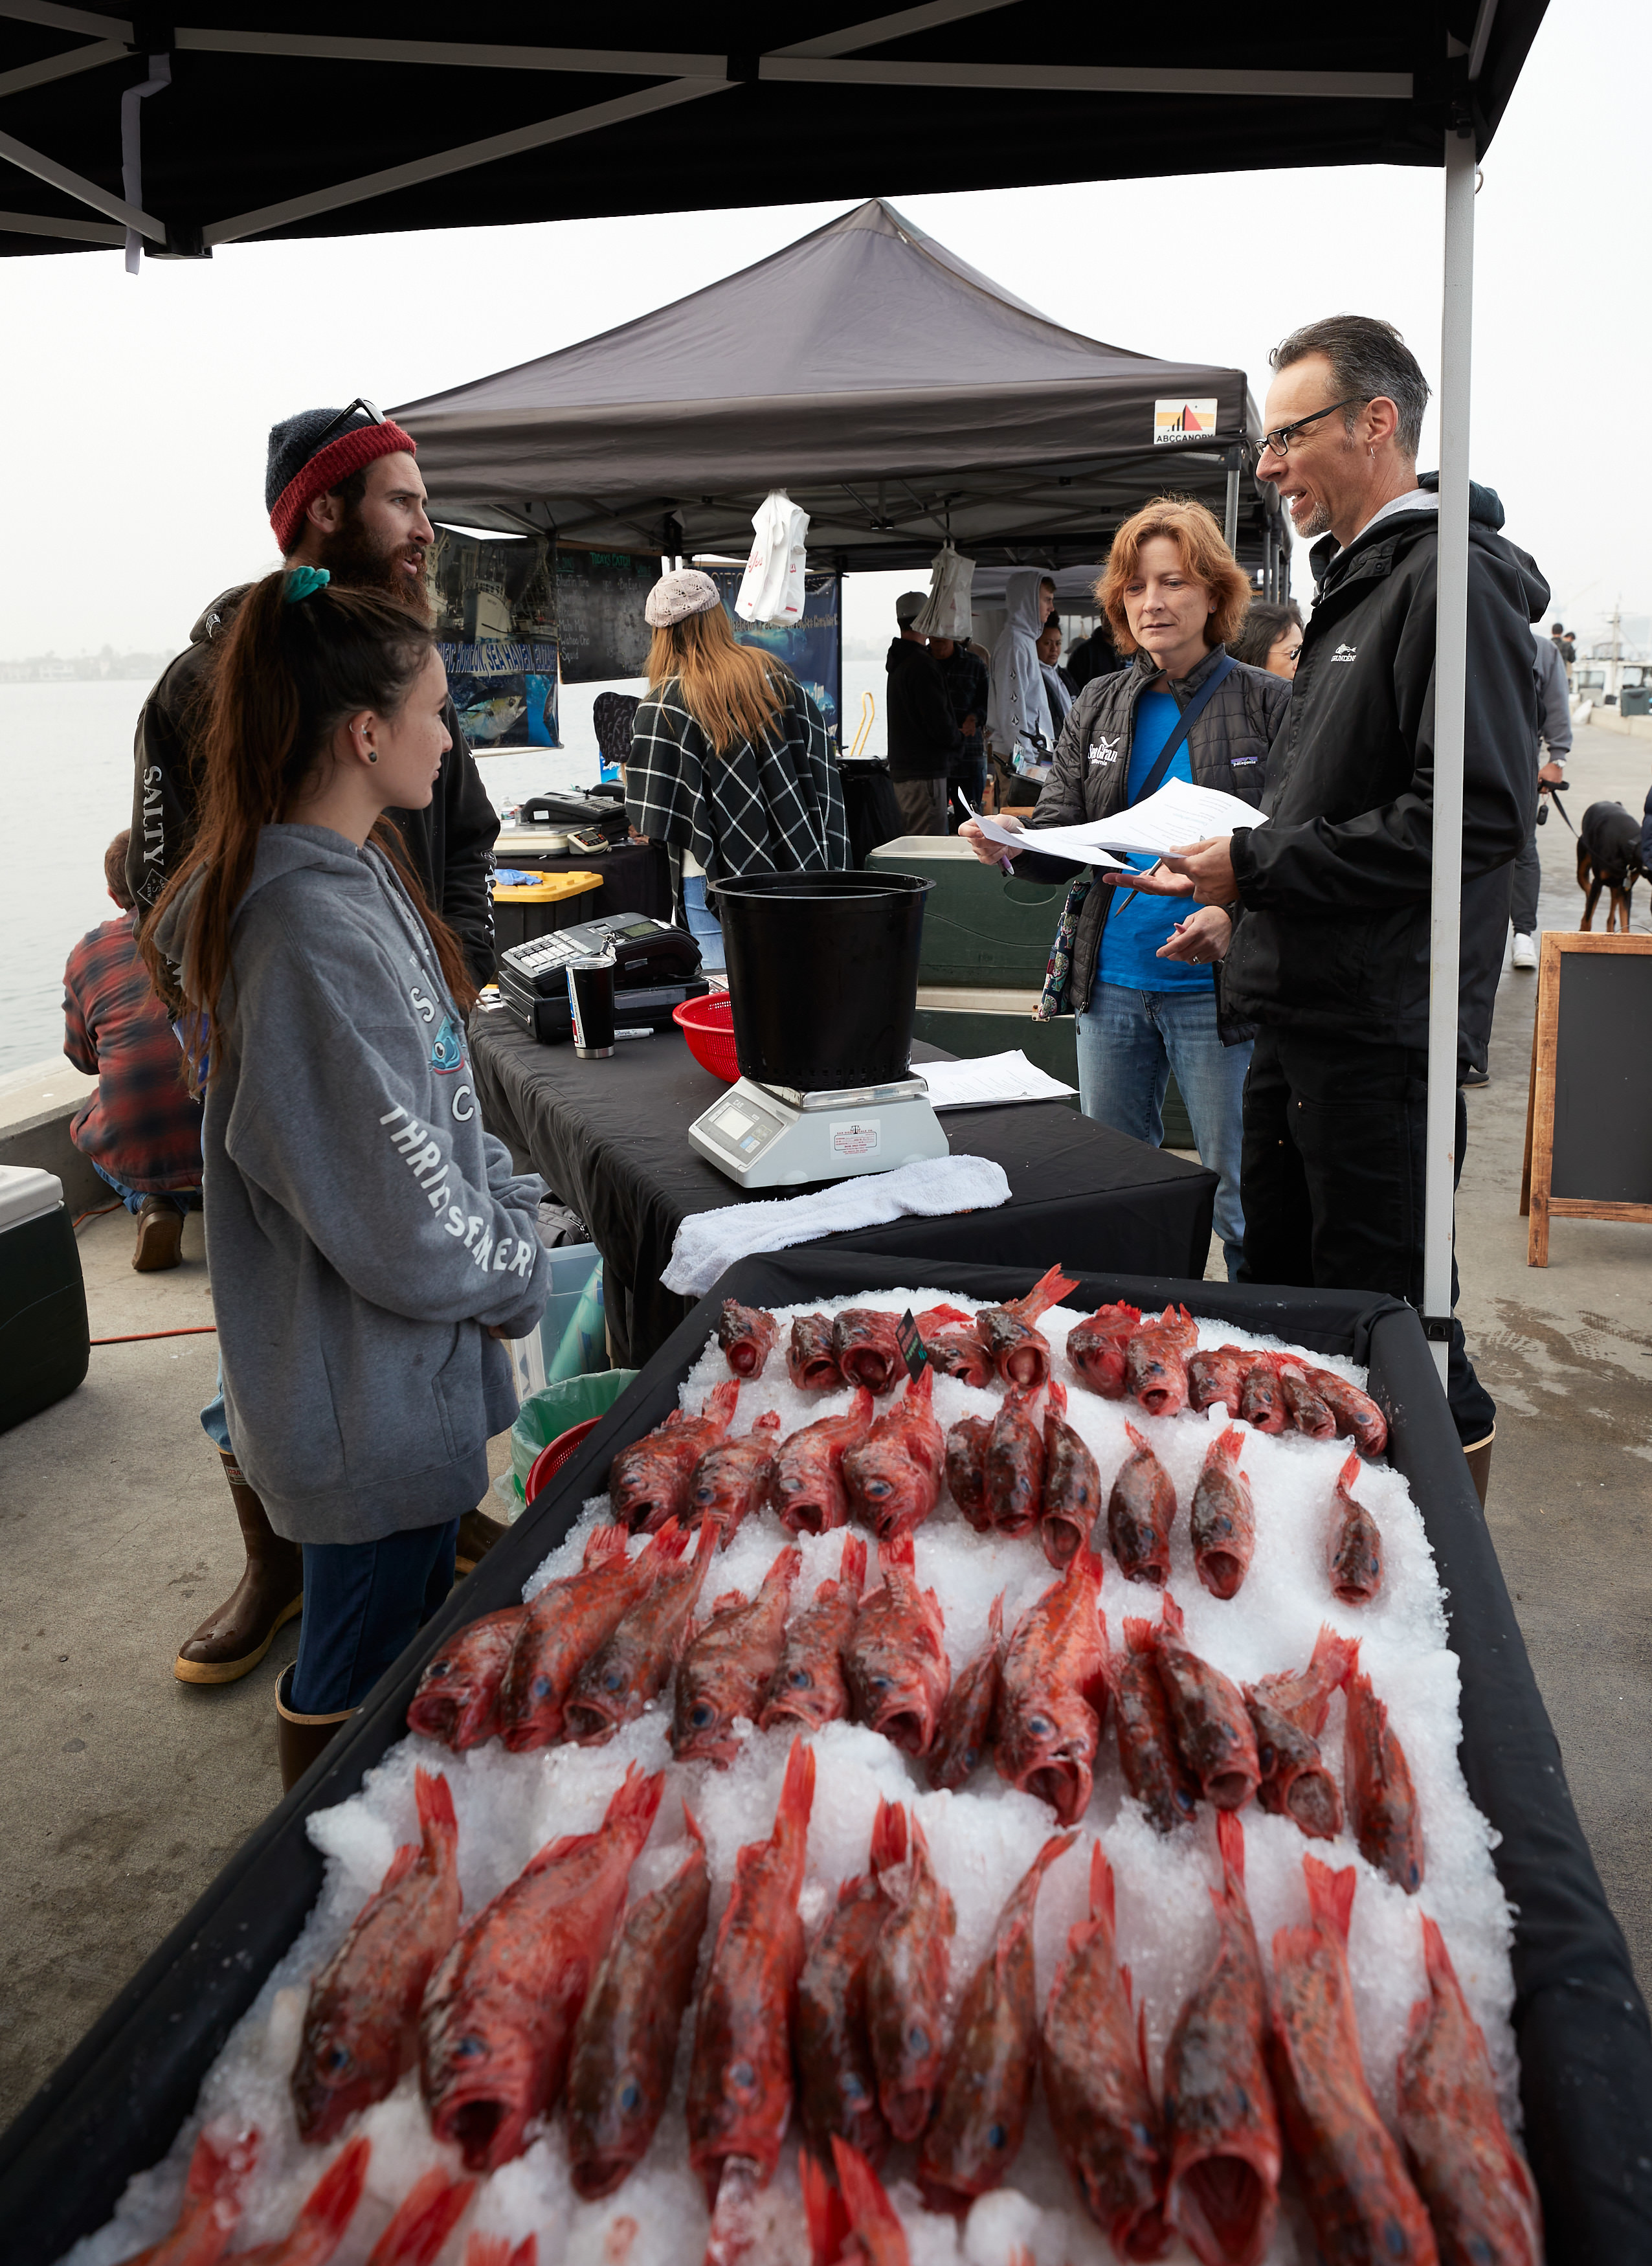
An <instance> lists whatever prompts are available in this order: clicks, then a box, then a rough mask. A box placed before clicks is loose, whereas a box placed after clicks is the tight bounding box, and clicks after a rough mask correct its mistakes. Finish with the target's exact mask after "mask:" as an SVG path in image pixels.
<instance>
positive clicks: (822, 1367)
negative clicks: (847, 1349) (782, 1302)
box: [786, 1314, 844, 1392]
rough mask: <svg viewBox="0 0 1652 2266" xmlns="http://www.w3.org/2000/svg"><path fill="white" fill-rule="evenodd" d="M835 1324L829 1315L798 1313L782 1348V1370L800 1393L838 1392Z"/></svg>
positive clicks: (840, 1388) (841, 1383)
mask: <svg viewBox="0 0 1652 2266" xmlns="http://www.w3.org/2000/svg"><path fill="white" fill-rule="evenodd" d="M836 1336H837V1333H836V1326H835V1324H834V1323H833V1320H832V1318H831V1316H830V1314H799V1315H798V1316H797V1318H796V1319H795V1320H794V1321H793V1324H792V1335H791V1339H790V1341H789V1343H788V1344H787V1346H786V1375H787V1376H788V1377H789V1378H791V1380H792V1382H793V1385H796V1387H797V1389H798V1391H799V1392H842V1391H843V1388H844V1373H843V1371H842V1370H841V1369H839V1368H838V1366H837V1352H836V1350H835V1346H836Z"/></svg>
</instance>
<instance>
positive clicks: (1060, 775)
mask: <svg viewBox="0 0 1652 2266" xmlns="http://www.w3.org/2000/svg"><path fill="white" fill-rule="evenodd" d="M1223 652H1224V647H1221V646H1219V645H1217V646H1212V647H1210V651H1209V652H1208V653H1207V654H1205V657H1204V659H1203V660H1202V661H1201V662H1197V663H1196V664H1195V666H1194V667H1193V668H1192V669H1189V670H1188V674H1187V675H1186V676H1183V677H1179V678H1173V679H1172V680H1170V691H1171V693H1172V695H1173V698H1174V700H1175V703H1176V705H1177V707H1178V708H1179V709H1181V708H1185V707H1186V706H1187V705H1188V701H1189V700H1190V699H1191V698H1193V696H1194V694H1195V692H1196V691H1198V690H1199V687H1200V686H1201V685H1202V683H1204V680H1205V678H1206V677H1207V676H1209V675H1210V671H1211V670H1212V669H1214V668H1215V667H1216V664H1217V661H1218V659H1219V658H1220V656H1221V654H1222V653H1223ZM1159 675H1160V671H1159V663H1158V662H1156V661H1153V660H1151V658H1150V657H1149V655H1147V654H1144V653H1138V654H1137V656H1136V658H1135V660H1134V662H1131V663H1130V664H1129V665H1128V666H1127V667H1125V668H1123V669H1114V670H1112V671H1111V672H1109V674H1108V675H1107V676H1093V677H1092V678H1091V680H1090V682H1089V683H1088V684H1086V685H1085V688H1084V690H1083V691H1081V692H1080V693H1079V695H1078V698H1077V699H1076V700H1075V701H1074V702H1073V704H1072V706H1071V709H1070V710H1069V711H1068V714H1067V720H1066V722H1065V723H1064V725H1063V726H1062V727H1061V736H1060V737H1059V739H1058V740H1057V741H1056V757H1055V761H1054V763H1053V764H1051V766H1050V772H1049V778H1047V779H1046V780H1045V782H1044V787H1043V792H1042V793H1041V794H1040V796H1039V798H1038V808H1036V809H1035V810H1034V813H1033V815H1032V816H1031V818H1029V819H1028V820H1027V826H1028V828H1029V830H1031V832H1032V834H1033V836H1034V838H1036V834H1037V830H1038V829H1039V828H1040V827H1041V826H1084V825H1087V824H1089V823H1090V822H1092V821H1093V820H1095V819H1098V818H1110V817H1111V816H1112V815H1113V814H1114V812H1115V811H1117V810H1122V809H1123V808H1125V782H1126V780H1127V779H1128V778H1129V768H1130V741H1131V736H1132V734H1133V732H1134V730H1135V723H1136V704H1137V701H1138V700H1139V699H1140V698H1141V697H1142V695H1143V693H1144V692H1145V691H1147V690H1148V688H1149V686H1150V685H1152V684H1154V683H1157V682H1158V680H1159ZM1289 704H1290V685H1289V684H1287V683H1286V682H1285V680H1284V679H1283V677H1281V676H1269V675H1268V672H1267V670H1266V669H1251V668H1249V667H1248V666H1247V665H1246V663H1245V662H1239V664H1238V665H1237V666H1236V667H1235V668H1234V669H1233V670H1232V673H1231V674H1230V675H1229V676H1227V677H1226V679H1225V680H1224V683H1222V684H1221V685H1220V686H1219V687H1218V688H1217V691H1216V692H1215V693H1214V694H1212V696H1211V698H1210V701H1209V703H1208V704H1207V705H1206V706H1205V707H1204V708H1203V709H1202V711H1201V713H1199V715H1198V716H1197V717H1195V720H1194V725H1193V728H1192V730H1191V731H1190V732H1189V733H1188V765H1189V768H1190V769H1191V771H1192V772H1193V778H1194V784H1195V786H1213V787H1218V788H1219V789H1220V790H1221V791H1222V793H1224V794H1237V795H1239V796H1241V797H1242V798H1243V800H1245V801H1246V802H1249V803H1260V802H1261V800H1262V789H1263V786H1265V784H1266V782H1267V778H1268V750H1269V749H1270V748H1271V747H1272V746H1273V745H1274V742H1275V738H1276V735H1277V734H1278V733H1279V731H1280V730H1281V728H1282V727H1283V723H1284V718H1285V711H1286V709H1287V707H1288V705H1289ZM1075 870H1076V869H1075V868H1074V867H1073V866H1072V865H1071V863H1070V862H1069V861H1068V860H1067V859H1056V858H1045V857H1042V856H1040V855H1039V854H1038V853H1037V852H1036V851H1034V850H1027V851H1024V852H1021V853H1020V855H1019V856H1018V857H1017V859H1016V860H1015V872H1016V876H1017V878H1018V879H1025V880H1030V881H1061V880H1066V879H1070V878H1071V875H1072V874H1073V873H1074V871H1075ZM1113 903H1114V892H1113V891H1112V890H1111V889H1104V888H1094V889H1092V890H1091V892H1090V894H1089V895H1088V896H1087V897H1086V898H1085V902H1084V907H1083V910H1081V911H1080V913H1079V915H1078V931H1077V933H1076V934H1075V936H1074V938H1073V947H1072V966H1071V975H1070V976H1069V978H1068V987H1067V1004H1068V1005H1069V1006H1070V1007H1071V1010H1072V1012H1074V1013H1075V1014H1077V1013H1079V1012H1082V1010H1083V1009H1084V1008H1085V1007H1087V1006H1088V1005H1089V1004H1090V990H1091V986H1092V984H1093V982H1094V980H1095V963H1096V953H1097V950H1098V948H1099V947H1100V940H1101V930H1102V926H1103V924H1104V923H1105V922H1106V920H1107V915H1108V914H1109V913H1110V912H1111V911H1112V910H1113ZM1221 1005H1222V1012H1223V1019H1224V1022H1225V1021H1226V1020H1229V1015H1228V1004H1227V1001H1226V999H1225V998H1223V999H1222V1002H1221ZM1223 1035H1224V1037H1226V1036H1228V1035H1229V1034H1228V1032H1227V1031H1226V1030H1224V1033H1223ZM1234 1035H1235V1036H1238V1035H1242V1034H1239V1033H1238V1032H1235V1033H1234Z"/></svg>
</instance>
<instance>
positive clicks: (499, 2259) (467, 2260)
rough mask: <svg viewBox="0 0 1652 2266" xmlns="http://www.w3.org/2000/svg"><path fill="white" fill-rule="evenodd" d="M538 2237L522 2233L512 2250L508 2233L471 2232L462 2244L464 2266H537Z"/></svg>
mask: <svg viewBox="0 0 1652 2266" xmlns="http://www.w3.org/2000/svg"><path fill="white" fill-rule="evenodd" d="M538 2260H539V2238H538V2236H537V2235H536V2234H524V2235H523V2238H522V2240H521V2241H520V2242H519V2243H518V2244H517V2245H516V2248H515V2249H514V2250H513V2249H512V2248H511V2247H510V2237H509V2235H508V2234H473V2235H471V2238H470V2240H469V2241H468V2242H467V2243H466V2244H465V2246H464V2266H538Z"/></svg>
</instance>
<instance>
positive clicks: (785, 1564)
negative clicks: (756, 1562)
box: [763, 1549, 803, 1595]
mask: <svg viewBox="0 0 1652 2266" xmlns="http://www.w3.org/2000/svg"><path fill="white" fill-rule="evenodd" d="M802 1570H803V1553H802V1552H801V1551H800V1550H792V1549H786V1550H782V1551H781V1553H780V1554H779V1556H778V1558H777V1559H776V1560H775V1561H774V1563H773V1565H772V1566H771V1567H770V1568H769V1570H768V1572H767V1573H766V1574H765V1575H764V1577H763V1587H764V1589H765V1590H769V1591H770V1592H771V1594H772V1593H773V1592H774V1591H775V1590H782V1591H785V1592H786V1593H787V1594H788V1595H789V1594H790V1591H791V1588H792V1584H793V1582H795V1581H796V1579H797V1577H798V1575H800V1573H801V1572H802Z"/></svg>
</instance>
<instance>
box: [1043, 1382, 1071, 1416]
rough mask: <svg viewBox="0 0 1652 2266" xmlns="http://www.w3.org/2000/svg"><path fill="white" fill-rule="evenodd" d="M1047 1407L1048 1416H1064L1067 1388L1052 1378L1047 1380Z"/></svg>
mask: <svg viewBox="0 0 1652 2266" xmlns="http://www.w3.org/2000/svg"><path fill="white" fill-rule="evenodd" d="M1048 1407H1049V1414H1051V1415H1053V1416H1064V1415H1065V1414H1066V1413H1067V1388H1066V1386H1065V1385H1063V1384H1062V1383H1061V1382H1060V1381H1059V1380H1058V1379H1057V1378H1053V1377H1052V1378H1050V1380H1049V1403H1048Z"/></svg>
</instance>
